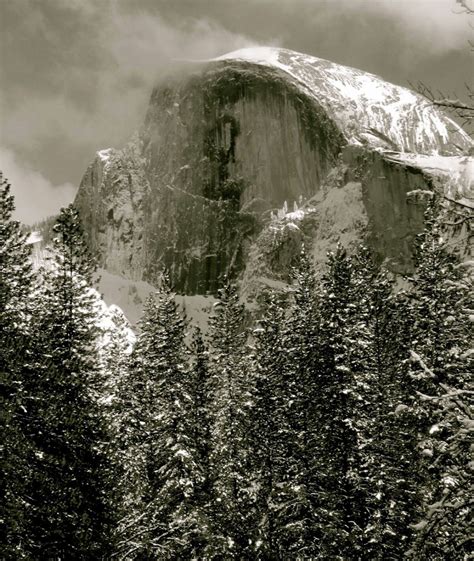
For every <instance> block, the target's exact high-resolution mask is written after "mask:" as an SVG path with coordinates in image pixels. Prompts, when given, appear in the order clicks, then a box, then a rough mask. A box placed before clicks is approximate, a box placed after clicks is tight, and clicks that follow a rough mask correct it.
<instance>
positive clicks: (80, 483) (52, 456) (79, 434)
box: [24, 206, 113, 559]
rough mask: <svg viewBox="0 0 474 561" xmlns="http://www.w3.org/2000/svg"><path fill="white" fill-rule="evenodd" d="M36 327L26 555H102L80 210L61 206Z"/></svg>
mask: <svg viewBox="0 0 474 561" xmlns="http://www.w3.org/2000/svg"><path fill="white" fill-rule="evenodd" d="M54 231H55V239H54V242H53V248H52V250H51V256H50V263H49V268H47V269H46V268H44V269H43V271H42V274H41V277H40V285H39V286H38V287H37V290H36V292H37V294H36V306H35V314H34V316H33V321H32V326H31V330H32V338H33V340H34V347H33V349H32V360H31V368H30V369H29V372H28V379H27V381H26V382H25V385H26V387H27V388H28V390H27V394H28V400H27V404H26V409H27V419H26V421H27V424H26V425H25V428H24V430H25V431H26V432H27V434H28V436H29V438H31V439H32V440H33V442H34V443H35V446H36V450H35V454H34V455H33V456H32V457H31V458H30V467H31V476H30V479H29V481H28V496H29V497H30V505H29V506H30V508H29V511H28V523H29V526H30V535H29V541H30V547H31V550H30V555H31V557H32V558H38V559H46V558H47V559H67V558H69V559H71V558H74V559H101V558H105V557H106V556H107V554H108V553H109V551H110V548H111V531H112V525H113V505H112V504H111V501H110V497H111V496H112V492H111V491H112V488H113V483H112V476H113V470H112V467H111V465H110V462H109V460H108V458H107V457H106V454H105V446H106V442H107V439H108V432H107V429H106V425H105V421H104V419H103V418H102V415H101V411H100V408H99V406H98V404H97V400H96V395H97V388H98V384H99V368H98V355H97V348H96V344H97V328H96V321H97V318H96V316H95V313H94V298H93V296H92V291H91V289H90V283H91V282H92V274H93V272H94V263H93V260H92V258H91V257H90V255H89V252H88V249H87V244H86V241H85V238H84V234H83V231H82V226H81V223H80V218H79V215H78V212H77V211H76V210H75V209H74V208H73V207H72V206H69V207H68V208H66V209H62V211H61V214H60V216H59V218H58V220H57V222H56V225H55V227H54Z"/></svg>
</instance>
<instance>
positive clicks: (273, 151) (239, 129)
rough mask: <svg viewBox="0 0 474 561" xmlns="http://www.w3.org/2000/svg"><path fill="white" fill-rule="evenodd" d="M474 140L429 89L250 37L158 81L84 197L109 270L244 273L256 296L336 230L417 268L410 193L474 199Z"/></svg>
mask: <svg viewBox="0 0 474 561" xmlns="http://www.w3.org/2000/svg"><path fill="white" fill-rule="evenodd" d="M472 145H473V143H472V141H471V139H470V138H469V137H468V136H467V135H466V134H465V133H464V132H463V131H462V130H461V129H460V128H459V127H458V126H457V125H456V124H455V123H454V122H453V121H451V120H450V119H449V118H447V117H446V116H444V115H443V114H442V113H441V112H440V111H439V110H438V109H436V108H435V107H433V106H432V105H431V104H430V103H429V102H428V101H427V100H425V99H424V98H422V97H420V96H418V95H417V94H415V93H413V92H411V91H409V90H407V89H405V88H401V87H399V86H395V85H392V84H389V83H387V82H385V81H383V80H382V79H380V78H378V77H376V76H373V75H372V74H368V73H365V72H362V71H360V70H356V69H352V68H347V67H344V66H340V65H337V64H334V63H331V62H328V61H325V60H321V59H317V58H314V57H310V56H307V55H303V54H299V53H294V52H292V51H288V50H285V49H276V48H271V49H270V48H255V49H244V50H242V51H237V52H236V53H231V54H229V55H226V56H224V57H220V58H219V59H215V60H213V61H204V62H200V63H195V64H190V65H189V66H188V67H187V68H186V69H185V71H183V72H182V73H180V74H179V76H175V77H174V78H169V79H168V81H167V82H166V83H165V84H161V85H160V86H157V87H156V88H155V90H154V91H153V94H152V96H151V100H150V105H149V109H148V112H147V115H146V118H145V123H144V125H143V127H142V129H141V130H140V132H139V134H137V135H136V136H135V137H133V138H132V140H131V142H130V143H129V144H128V145H127V146H126V147H125V148H124V149H122V150H113V149H109V150H107V151H101V152H99V153H98V154H97V156H96V158H95V160H94V162H93V163H92V164H91V166H90V167H89V169H88V170H87V172H86V174H85V176H84V179H83V180H82V183H81V186H80V189H79V192H78V195H77V198H76V205H77V206H78V207H79V208H80V210H81V214H82V217H83V220H84V222H85V225H86V229H87V231H88V233H89V237H90V240H91V244H92V247H93V249H94V250H95V251H96V253H97V254H98V255H99V257H100V260H101V264H102V266H103V267H104V268H105V269H106V270H107V271H109V272H110V273H111V274H115V275H122V276H124V277H127V278H129V279H132V280H134V281H148V282H150V283H151V284H154V283H156V279H157V277H158V275H159V273H160V271H161V270H162V269H164V268H166V269H168V271H169V273H170V275H171V279H172V282H173V284H174V286H175V288H176V290H177V291H178V292H180V293H182V294H187V295H192V294H200V295H206V294H215V293H216V291H217V289H218V287H219V286H220V285H221V284H222V281H223V278H224V277H225V276H230V277H237V276H238V277H239V278H240V279H241V280H242V281H243V282H242V286H243V289H242V290H243V292H244V293H246V295H247V296H248V298H249V299H250V300H251V299H252V298H255V295H256V293H257V292H258V290H259V288H258V287H259V286H261V285H265V284H266V285H268V284H270V285H271V284H272V283H277V284H278V283H284V282H286V281H287V276H288V268H289V266H290V265H291V263H292V260H293V258H294V257H295V255H297V254H298V248H299V247H300V245H301V243H303V242H305V244H306V245H307V246H308V247H309V249H310V252H311V253H312V254H313V256H314V258H315V261H316V263H319V262H321V261H323V260H324V256H325V253H326V251H327V250H328V249H330V248H332V247H333V246H334V244H335V243H336V242H337V241H338V240H340V241H342V242H344V243H352V242H354V241H356V240H358V239H360V238H361V237H365V238H366V239H367V241H368V243H370V244H371V245H372V247H373V248H374V249H375V250H376V252H377V253H378V254H379V255H380V258H381V259H385V260H386V261H387V263H388V264H389V265H390V266H391V268H392V269H393V270H394V271H396V272H403V271H407V270H409V268H410V264H411V249H412V242H413V238H414V236H415V234H416V233H417V232H418V231H419V230H420V229H421V227H422V223H423V204H422V203H423V201H422V200H421V203H420V199H419V198H416V197H415V199H414V198H413V196H412V195H410V194H412V193H415V192H423V191H431V190H433V189H437V190H444V191H445V193H446V194H447V196H449V197H452V198H454V199H462V200H464V201H465V200H469V198H470V197H472V179H471V177H472V160H473V159H472V157H471V158H469V157H467V156H466V155H465V154H467V153H468V152H469V150H471V149H472ZM453 169H455V171H453ZM288 209H293V210H292V211H291V212H288ZM295 209H296V210H295Z"/></svg>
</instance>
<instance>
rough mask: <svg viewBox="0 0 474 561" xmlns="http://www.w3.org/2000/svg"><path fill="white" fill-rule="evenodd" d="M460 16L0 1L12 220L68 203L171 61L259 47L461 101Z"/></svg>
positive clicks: (329, 4)
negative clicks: (422, 85) (428, 88)
mask: <svg viewBox="0 0 474 561" xmlns="http://www.w3.org/2000/svg"><path fill="white" fill-rule="evenodd" d="M468 1H470V2H472V1H473V0H468ZM460 11H461V9H460V6H459V4H457V2H456V0H0V57H1V58H0V169H1V170H3V171H4V174H5V175H6V176H7V177H8V179H9V180H10V182H11V183H12V185H13V192H14V194H15V196H16V204H17V217H18V218H19V219H20V220H23V221H25V222H27V223H31V222H33V221H36V220H38V219H40V218H43V217H45V216H48V215H51V214H53V213H55V212H57V210H58V209H59V207H60V206H62V205H65V204H68V203H69V202H70V201H71V200H72V198H73V196H74V193H75V191H76V189H77V186H78V185H79V182H80V180H81V177H82V174H83V173H84V171H85V170H86V168H87V166H88V164H89V163H90V161H91V160H92V158H93V156H94V152H95V151H96V150H99V149H102V148H106V147H110V146H113V147H121V146H122V145H123V144H124V143H125V142H126V141H127V139H128V138H129V137H130V136H131V134H132V133H133V132H134V130H136V129H137V128H138V127H139V126H140V124H141V121H142V119H143V117H144V113H145V110H146V106H147V103H148V97H149V95H150V92H151V88H152V85H153V83H155V82H156V81H157V80H158V79H159V77H160V75H163V73H164V72H166V71H167V69H168V68H169V67H170V66H172V65H173V64H176V63H173V59H179V58H206V57H214V56H218V55H221V54H223V53H225V52H229V51H232V50H235V49H238V48H241V47H244V46H249V45H255V44H260V45H268V44H270V45H278V46H282V47H286V48H289V49H294V50H296V51H301V52H305V53H309V54H312V55H314V56H318V57H321V58H326V59H329V60H332V61H334V62H338V63H341V64H346V65H349V66H354V67H357V68H361V69H363V70H367V71H370V72H373V73H375V74H378V75H380V76H382V77H383V78H385V79H386V80H389V81H391V82H395V83H397V84H400V85H403V86H407V85H408V82H410V81H412V82H415V81H417V80H419V79H421V80H423V81H425V82H427V83H429V84H431V85H432V86H433V88H435V89H437V88H439V89H442V90H445V91H446V92H447V93H450V94H452V93H456V92H457V93H458V94H459V95H461V93H462V91H463V88H464V83H465V82H471V83H472V74H473V71H472V70H473V66H472V53H470V52H469V47H468V45H467V41H468V39H469V38H471V39H472V38H473V37H472V28H470V27H469V16H467V15H462V14H461V15H460V14H459V13H458V12H460ZM472 23H473V22H472V21H471V24H472Z"/></svg>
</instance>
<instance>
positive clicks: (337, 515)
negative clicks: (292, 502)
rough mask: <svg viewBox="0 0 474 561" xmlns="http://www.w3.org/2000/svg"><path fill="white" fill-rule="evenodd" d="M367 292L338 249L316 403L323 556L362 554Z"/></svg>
mask: <svg viewBox="0 0 474 561" xmlns="http://www.w3.org/2000/svg"><path fill="white" fill-rule="evenodd" d="M366 290H367V287H366V286H363V284H362V283H361V282H360V279H358V278H357V275H356V274H355V272H354V263H353V260H352V259H351V257H350V256H348V254H347V252H346V250H345V249H343V248H342V247H341V246H338V248H337V249H336V251H335V252H334V253H331V254H329V260H328V271H327V273H326V275H325V276H324V277H323V279H322V285H321V294H320V300H321V302H320V313H321V323H320V333H319V354H320V359H321V362H320V365H319V369H318V393H319V397H318V400H317V403H316V405H315V407H316V410H317V411H316V414H317V416H318V417H319V422H318V425H319V462H318V463H319V465H318V472H319V488H320V498H321V502H322V505H323V507H322V508H323V510H322V514H323V516H321V517H320V518H319V521H320V532H321V534H322V536H323V540H322V543H321V548H322V554H323V555H324V556H325V557H331V556H338V555H339V556H341V557H346V556H348V557H351V558H358V557H360V556H362V555H363V551H362V543H363V532H364V529H365V527H366V525H367V505H366V499H367V497H366V490H365V485H364V481H363V476H362V474H361V465H362V461H363V460H362V453H361V447H363V446H364V444H365V441H366V435H365V432H364V431H363V430H362V426H361V425H364V422H363V420H362V419H358V415H359V414H361V412H363V409H364V407H365V406H367V405H368V404H370V397H369V396H368V390H369V389H370V386H369V384H370V381H369V378H370V374H371V370H370V363H369V357H368V355H367V352H366V349H367V346H368V345H369V340H370V333H369V330H368V325H367V323H368V322H367V314H368V310H367V306H366V298H365V295H364V292H365V291H366ZM363 418H365V415H364V416H363Z"/></svg>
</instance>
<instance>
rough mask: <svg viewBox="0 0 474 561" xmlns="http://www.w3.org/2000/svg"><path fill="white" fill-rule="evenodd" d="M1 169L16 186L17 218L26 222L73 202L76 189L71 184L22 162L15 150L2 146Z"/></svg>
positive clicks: (14, 189) (0, 154) (32, 221)
mask: <svg viewBox="0 0 474 561" xmlns="http://www.w3.org/2000/svg"><path fill="white" fill-rule="evenodd" d="M0 170H1V171H2V173H3V176H4V177H5V178H6V179H7V180H8V182H9V183H10V184H11V186H12V194H13V195H14V197H15V206H16V209H15V212H14V217H15V219H16V220H20V221H21V222H23V223H24V224H33V223H34V222H36V221H38V220H41V219H42V218H46V217H47V216H51V215H54V214H56V213H57V212H58V211H59V209H60V208H61V207H63V206H67V205H68V204H69V203H71V202H72V200H73V198H74V196H75V194H76V188H75V187H74V186H73V185H71V184H70V183H64V184H63V185H52V184H51V182H50V181H48V179H46V178H45V177H44V176H43V175H42V174H41V173H40V172H38V171H35V170H33V169H30V168H29V167H28V166H27V165H25V164H24V163H22V162H20V161H19V159H18V158H17V156H16V155H15V154H14V152H12V151H11V150H9V149H7V148H3V147H1V146H0Z"/></svg>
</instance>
